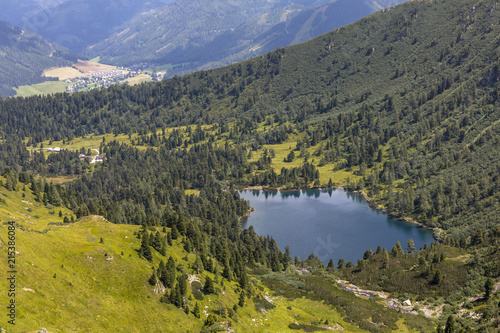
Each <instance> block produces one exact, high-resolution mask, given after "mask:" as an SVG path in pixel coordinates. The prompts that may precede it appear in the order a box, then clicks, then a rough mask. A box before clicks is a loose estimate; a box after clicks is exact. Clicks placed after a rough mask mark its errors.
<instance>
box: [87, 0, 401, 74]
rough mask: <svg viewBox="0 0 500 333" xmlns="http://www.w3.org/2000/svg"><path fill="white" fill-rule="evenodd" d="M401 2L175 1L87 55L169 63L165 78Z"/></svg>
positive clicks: (262, 50) (299, 37) (286, 42)
mask: <svg viewBox="0 0 500 333" xmlns="http://www.w3.org/2000/svg"><path fill="white" fill-rule="evenodd" d="M402 2H404V1H403V0H389V1H372V0H338V1H334V2H332V1H327V2H319V1H317V2H314V3H311V2H307V1H295V2H289V1H281V0H275V1H267V0H251V1H242V0H233V1H228V0H210V1H198V0H178V1H176V2H174V3H172V4H170V5H167V6H165V7H164V8H163V9H162V10H160V11H158V12H151V13H149V14H148V15H144V16H143V17H141V18H137V19H136V20H134V21H131V22H129V23H127V24H126V25H124V26H122V28H121V31H120V32H117V33H115V34H114V35H112V36H110V37H109V38H107V39H106V40H103V41H101V42H99V43H97V44H96V45H94V46H92V47H90V48H89V49H88V50H87V51H86V54H87V55H88V56H89V57H94V56H101V59H102V60H103V61H104V62H108V63H113V64H117V65H130V64H133V63H137V62H142V61H147V62H152V63H155V64H158V65H162V64H171V65H172V66H173V67H174V69H173V70H171V71H170V72H169V75H174V74H183V73H187V72H191V71H194V70H198V69H207V68H213V67H219V66H222V65H227V64H230V63H234V62H237V61H240V60H243V59H247V58H250V57H252V56H256V55H260V54H263V53H265V52H267V51H270V50H274V49H275V48H277V47H284V46H288V45H291V44H295V43H298V42H303V41H306V40H309V39H311V38H314V37H316V36H318V35H321V34H323V33H326V32H328V31H331V30H333V29H335V28H338V27H340V26H343V25H346V24H349V23H352V22H355V21H357V20H359V19H361V18H363V17H365V16H367V15H369V14H371V13H373V12H374V11H376V10H378V9H380V8H383V7H384V6H387V5H395V4H398V3H402Z"/></svg>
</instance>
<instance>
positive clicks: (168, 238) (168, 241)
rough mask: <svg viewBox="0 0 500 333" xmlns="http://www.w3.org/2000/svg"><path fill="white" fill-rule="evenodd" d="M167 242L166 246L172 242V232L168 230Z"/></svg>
mask: <svg viewBox="0 0 500 333" xmlns="http://www.w3.org/2000/svg"><path fill="white" fill-rule="evenodd" d="M167 243H168V246H172V243H173V241H172V233H171V232H170V231H169V232H168V233H167Z"/></svg>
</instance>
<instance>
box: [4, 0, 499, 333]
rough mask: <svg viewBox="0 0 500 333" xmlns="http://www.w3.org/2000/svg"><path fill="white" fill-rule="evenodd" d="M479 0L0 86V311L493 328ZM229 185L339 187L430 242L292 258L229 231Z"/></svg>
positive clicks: (120, 323)
mask: <svg viewBox="0 0 500 333" xmlns="http://www.w3.org/2000/svg"><path fill="white" fill-rule="evenodd" d="M497 5H498V4H497V2H496V1H493V0H454V1H451V0H432V1H431V0H420V1H410V2H407V3H404V4H401V5H398V6H396V7H391V8H388V9H384V10H381V11H378V12H376V13H374V14H372V15H370V16H368V17H366V18H364V19H362V20H360V21H358V22H356V23H353V24H350V25H347V26H344V27H341V28H338V29H335V30H333V31H331V32H329V33H327V34H324V35H321V36H319V37H317V38H315V39H312V40H310V41H307V42H304V43H300V44H296V45H293V46H289V47H286V48H278V49H276V50H274V51H272V52H270V53H267V54H264V55H261V56H257V57H254V58H252V59H249V60H246V61H243V62H240V63H236V64H233V65H230V66H227V67H223V68H217V69H212V70H207V71H199V72H195V73H191V74H187V75H185V76H182V77H179V76H175V77H173V78H171V79H167V80H162V81H159V82H151V83H142V84H138V85H134V86H129V85H126V84H124V85H114V86H111V87H110V88H107V89H95V90H92V91H89V92H86V93H79V92H76V93H73V94H68V93H57V94H52V95H48V96H32V97H16V98H6V99H0V135H1V137H0V225H1V226H2V228H1V229H0V230H1V233H0V240H1V243H0V247H1V248H2V253H4V258H5V259H2V261H1V266H0V267H1V269H2V270H3V272H5V274H7V272H15V273H10V274H14V275H15V278H13V280H12V281H10V280H7V279H2V282H1V283H0V288H1V290H2V292H1V297H0V300H1V301H2V304H3V305H5V306H4V307H3V308H4V312H5V313H6V314H7V311H10V310H9V309H8V308H7V306H9V304H15V306H14V307H15V311H14V315H13V318H14V319H11V318H12V317H8V316H6V315H5V314H3V317H2V318H3V319H2V321H0V325H1V328H2V330H4V331H5V332H7V333H10V332H37V331H38V330H40V329H41V328H42V327H43V328H46V329H47V331H48V332H57V331H61V332H80V331H85V332H90V331H92V332H200V331H201V332H217V331H225V332H299V331H306V332H315V331H328V330H338V331H345V332H393V331H394V332H496V331H497V329H498V327H499V325H500V322H499V313H500V309H499V306H500V305H499V304H500V294H498V293H497V289H498V287H499V286H500V279H499V278H498V277H499V276H500V251H499V242H500V218H499V216H500V103H499V98H500V97H499V81H500V68H499V65H500V63H499V56H500V10H499V8H497ZM54 147H58V148H60V149H57V150H55V149H54ZM97 155H98V157H96V156H97ZM96 161H98V162H97V163H94V162H96ZM99 161H101V162H99ZM91 162H92V163H91ZM244 188H257V189H264V190H267V191H272V190H276V189H280V190H292V189H295V190H296V189H310V188H322V189H333V188H343V189H345V190H347V191H350V192H357V193H360V194H362V195H363V196H364V197H365V198H366V199H367V200H369V202H370V205H371V206H372V207H374V208H377V209H379V210H383V211H385V212H386V213H388V214H390V215H392V216H395V217H398V218H400V219H402V220H407V221H411V222H413V223H416V224H419V225H421V226H422V227H425V228H428V229H432V230H433V232H434V237H435V239H436V241H435V242H432V243H431V244H426V245H425V246H423V247H422V248H421V249H417V248H416V247H415V246H414V242H413V240H411V239H410V240H408V242H406V243H403V244H401V243H400V242H398V243H397V244H395V245H394V247H393V248H391V249H385V248H382V247H381V246H379V247H378V248H376V249H366V252H365V254H364V256H363V257H362V258H359V260H358V261H357V262H356V263H353V262H350V261H349V262H344V260H343V259H340V260H338V262H333V260H330V262H329V263H328V264H327V265H324V264H323V263H322V262H321V261H320V260H319V258H318V257H317V256H315V255H314V254H311V255H310V256H309V257H307V258H298V257H295V258H292V257H291V255H290V248H289V247H286V248H280V247H279V246H278V244H277V243H276V241H275V240H274V239H273V237H271V236H261V235H258V234H256V232H255V231H254V229H253V228H252V227H250V228H248V229H242V227H241V222H242V220H243V218H245V217H246V216H247V215H248V214H249V212H250V211H251V209H252V208H251V207H250V205H249V202H248V201H245V200H243V199H241V198H240V194H239V192H238V190H241V189H244ZM311 241H312V242H314V240H311ZM290 246H291V247H293V244H290ZM14 247H15V249H14ZM7 254H9V257H8V255H7ZM13 259H15V263H13V262H12V261H11V260H13ZM10 265H14V268H15V269H13V267H11V266H10ZM13 281H14V282H13ZM9 290H14V292H13V293H14V295H11V293H8V291H9ZM12 300H14V301H15V302H12ZM11 314H12V312H11ZM9 320H15V325H13V324H12V322H9Z"/></svg>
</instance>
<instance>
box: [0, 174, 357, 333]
mask: <svg viewBox="0 0 500 333" xmlns="http://www.w3.org/2000/svg"><path fill="white" fill-rule="evenodd" d="M0 179H1V180H2V181H5V179H3V178H1V177H0ZM23 194H24V196H23ZM0 198H1V199H2V200H1V202H0V240H1V243H0V248H1V249H2V252H3V253H4V254H5V255H6V253H7V244H8V243H7V242H8V235H7V231H8V226H9V224H8V221H15V225H16V251H17V254H16V263H15V266H16V267H15V268H16V271H17V274H16V287H15V290H16V291H15V293H16V296H15V301H16V311H17V313H16V321H15V323H16V325H15V326H13V325H10V324H8V323H7V320H4V319H2V321H1V322H0V327H3V328H5V329H6V332H8V333H10V332H16V333H18V332H32V331H37V330H39V329H41V328H42V327H45V328H46V329H47V330H48V331H49V332H57V331H63V332H90V331H93V332H198V331H200V330H202V328H203V326H204V323H205V319H206V316H207V315H208V314H215V315H217V316H218V318H220V319H219V321H220V322H221V323H222V319H223V318H227V319H225V320H226V321H227V322H228V325H229V327H232V328H233V329H235V330H236V331H238V332H239V331H245V332H263V331H272V332H278V331H279V332H294V331H295V330H293V329H290V328H288V326H289V325H290V324H293V323H300V324H302V325H305V326H311V323H316V325H312V326H311V327H320V326H325V325H321V324H319V323H320V322H321V323H324V322H325V321H326V320H328V322H329V323H331V325H341V326H342V327H344V328H346V329H347V330H348V331H350V332H363V330H360V329H358V328H356V326H354V325H352V324H350V323H348V322H346V321H345V320H344V319H343V318H342V316H341V315H340V313H339V312H338V311H336V310H334V309H332V308H331V307H330V306H328V305H325V304H322V303H321V302H320V301H317V300H316V301H315V300H310V299H306V298H298V299H287V298H284V297H282V296H280V295H277V296H271V295H273V294H274V292H273V291H272V290H269V289H268V288H266V287H264V285H263V284H261V283H260V282H258V281H257V280H255V281H254V284H253V285H254V288H255V293H254V296H251V297H250V296H248V297H247V298H246V299H245V306H244V307H242V308H240V307H237V311H236V313H235V312H234V311H233V310H232V308H233V305H234V304H237V303H238V297H239V287H238V284H237V283H236V282H227V281H225V282H222V279H221V278H220V277H217V276H216V275H214V274H212V273H208V272H205V273H203V274H197V273H196V271H195V269H194V266H195V260H196V256H195V255H194V254H188V253H186V252H185V251H184V250H183V249H182V243H181V240H180V239H179V240H177V241H174V244H173V246H171V247H169V248H168V250H167V254H166V257H164V256H162V255H160V254H159V253H157V252H156V251H155V252H154V258H153V262H148V261H146V260H145V259H144V258H142V257H140V256H139V255H138V253H137V249H138V248H139V247H140V240H139V239H137V237H136V234H137V232H138V231H139V226H134V225H116V224H112V223H110V222H108V221H106V220H105V219H104V218H102V217H100V216H89V217H86V218H83V219H81V220H78V221H77V222H75V223H63V222H62V220H63V217H64V216H71V215H72V212H71V211H69V210H68V209H66V208H61V209H59V208H56V209H55V208H53V207H50V206H48V207H45V206H43V204H40V203H37V202H36V201H35V198H34V197H33V195H32V194H31V193H30V191H29V190H26V191H24V190H22V189H18V191H7V190H6V189H5V188H4V187H1V188H0ZM59 210H61V213H62V215H63V217H60V216H59V214H58V212H59ZM158 230H160V231H161V229H158ZM101 238H102V242H101ZM169 256H172V257H173V258H174V260H175V261H176V265H177V267H178V270H179V272H185V273H189V274H192V276H193V277H195V278H196V279H197V280H198V281H200V283H201V284H203V283H204V280H205V279H206V277H207V276H210V278H212V279H215V280H216V281H220V282H218V283H216V284H215V289H216V294H212V295H203V294H201V295H202V296H201V297H202V298H203V299H201V300H199V299H198V297H199V296H196V297H195V296H194V292H195V291H196V290H195V289H193V288H192V287H190V286H189V287H188V293H187V295H186V298H185V302H186V305H187V306H188V307H189V309H190V311H191V312H189V313H188V314H186V313H185V312H184V310H183V309H182V308H180V309H179V308H176V307H175V306H174V305H172V304H165V303H161V302H160V298H161V296H163V292H161V293H157V292H155V291H154V288H153V287H152V286H151V285H150V284H149V283H148V279H149V277H150V276H151V272H152V267H158V264H159V261H160V260H164V261H166V259H167V257H169ZM0 269H1V270H2V271H5V272H7V271H8V270H9V268H8V267H7V260H4V259H2V261H1V264H0ZM0 289H1V290H4V291H6V290H8V289H9V284H8V282H7V281H6V279H2V281H1V283H0ZM197 294H198V295H200V293H199V292H197ZM265 297H267V299H269V300H270V301H271V302H272V304H273V305H269V303H266V301H262V300H263V299H264V298H265ZM0 300H1V302H2V304H8V302H9V301H10V297H7V293H6V292H3V293H2V295H1V298H0ZM263 302H264V303H263ZM196 303H198V304H199V306H200V308H201V310H202V313H201V318H200V319H198V318H196V317H195V316H194V315H193V313H192V311H193V309H194V307H195V304H196ZM261 303H262V304H261ZM265 304H267V305H265ZM221 306H223V307H224V308H226V310H224V311H225V314H223V315H222V316H221V315H220V311H221V310H220V309H221ZM262 306H264V307H268V306H270V307H269V308H267V311H266V310H261V309H262ZM227 311H229V312H227ZM231 311H233V312H232V313H231ZM224 316H226V317H224ZM318 325H319V326H318ZM326 326H328V325H326ZM326 326H325V327H326Z"/></svg>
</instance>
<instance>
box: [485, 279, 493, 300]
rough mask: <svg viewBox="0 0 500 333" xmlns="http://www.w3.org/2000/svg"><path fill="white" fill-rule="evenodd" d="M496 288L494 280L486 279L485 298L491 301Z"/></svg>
mask: <svg viewBox="0 0 500 333" xmlns="http://www.w3.org/2000/svg"><path fill="white" fill-rule="evenodd" d="M494 288H495V281H494V280H493V279H492V278H488V279H486V283H485V284H484V290H485V293H484V298H486V299H489V298H490V297H491V293H492V291H493V290H494Z"/></svg>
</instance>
